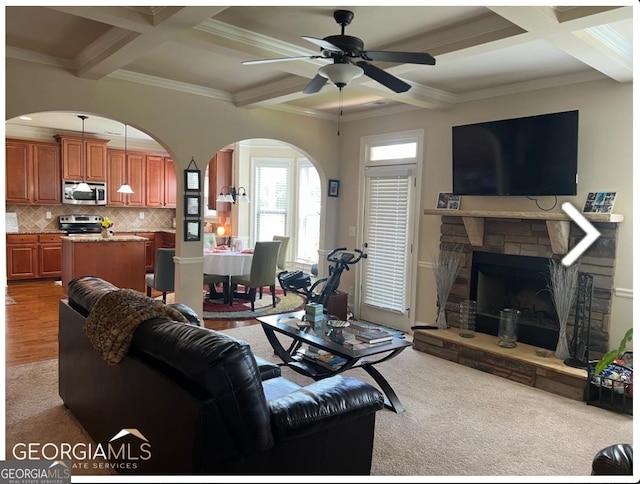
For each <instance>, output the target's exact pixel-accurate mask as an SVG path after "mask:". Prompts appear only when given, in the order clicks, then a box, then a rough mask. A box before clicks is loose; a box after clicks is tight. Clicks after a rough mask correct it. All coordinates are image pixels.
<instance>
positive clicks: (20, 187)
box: [5, 140, 62, 205]
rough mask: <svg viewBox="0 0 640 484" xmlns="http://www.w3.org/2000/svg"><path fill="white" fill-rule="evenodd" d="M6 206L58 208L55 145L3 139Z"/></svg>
mask: <svg viewBox="0 0 640 484" xmlns="http://www.w3.org/2000/svg"><path fill="white" fill-rule="evenodd" d="M5 154H6V165H5V169H6V171H5V193H6V196H5V198H6V202H7V203H17V204H37V205H59V204H60V203H61V199H60V197H61V193H62V183H61V178H60V151H59V148H58V145H56V144H55V143H41V142H29V141H21V140H6V152H5Z"/></svg>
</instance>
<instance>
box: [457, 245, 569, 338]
mask: <svg viewBox="0 0 640 484" xmlns="http://www.w3.org/2000/svg"><path fill="white" fill-rule="evenodd" d="M548 277H549V259H547V258H545V257H530V256H520V255H508V254H500V253H493V252H481V251H474V253H473V257H472V265H471V280H470V295H469V298H470V299H475V300H476V301H477V314H476V331H478V332H481V333H487V334H492V335H497V334H498V323H499V320H500V311H501V310H502V309H505V308H509V309H518V310H519V311H520V313H521V314H520V318H519V327H518V341H520V342H522V343H526V344H530V345H533V346H537V347H540V348H546V349H550V350H555V348H556V345H557V343H558V329H559V324H558V315H557V313H556V310H555V307H554V305H553V301H552V298H551V292H550V291H549V289H548V288H547V284H548Z"/></svg>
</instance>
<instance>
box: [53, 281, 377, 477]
mask: <svg viewBox="0 0 640 484" xmlns="http://www.w3.org/2000/svg"><path fill="white" fill-rule="evenodd" d="M106 284H107V285H105V284H104V281H101V280H100V279H97V278H91V277H90V278H87V277H85V278H77V279H76V280H73V281H71V282H70V283H69V292H68V294H69V299H68V300H61V301H60V313H59V314H60V316H59V317H60V319H59V325H60V328H59V355H60V356H59V385H60V387H59V390H60V396H61V397H62V400H63V401H64V403H65V405H66V406H67V407H68V408H69V409H70V410H71V411H72V412H73V414H74V416H75V417H76V418H77V419H78V421H79V422H80V423H81V424H82V425H83V427H84V428H85V430H86V431H87V432H88V433H89V434H90V435H91V437H92V438H93V439H94V440H95V442H96V443H98V444H102V445H104V446H107V445H115V443H118V442H119V441H120V440H122V439H125V438H126V439H129V440H128V441H127V443H128V445H129V448H128V449H129V450H128V452H127V454H126V455H123V454H118V455H111V456H110V457H111V458H110V462H111V464H112V465H114V466H115V469H116V470H118V472H119V473H123V474H124V473H133V474H142V475H146V474H165V475H170V474H238V475H309V474H312V475H317V474H334V475H349V474H368V473H369V472H370V468H371V458H372V451H373V438H374V427H375V415H376V412H377V411H378V410H380V409H381V408H382V407H383V396H382V394H381V393H380V392H379V391H378V390H377V389H376V388H374V387H372V386H371V385H369V384H367V383H365V382H362V381H360V380H357V379H355V378H352V377H348V376H340V375H337V376H334V377H331V378H327V379H324V380H321V381H318V382H313V383H311V384H309V385H306V386H300V385H298V384H296V383H294V382H292V381H289V380H287V379H285V378H283V377H282V376H281V375H280V373H279V368H278V372H277V374H275V373H272V374H269V375H266V374H263V372H262V371H261V369H260V367H259V365H258V363H257V361H256V358H255V356H254V355H253V353H252V351H251V348H250V346H249V345H248V344H247V343H246V342H244V341H242V340H238V339H235V338H233V337H231V336H230V335H228V334H225V333H220V332H216V331H213V330H209V329H205V328H202V327H200V326H197V325H195V324H184V323H179V322H176V321H170V320H167V319H162V318H153V319H150V320H147V321H144V322H143V323H142V324H140V325H139V326H138V328H137V329H136V331H135V333H134V335H133V340H132V342H131V347H130V349H129V353H128V354H127V355H126V356H125V358H124V360H123V361H122V362H121V363H120V364H118V365H111V366H110V365H107V364H106V362H105V361H104V360H102V359H101V357H100V356H99V354H98V352H97V351H95V349H94V348H93V347H92V346H91V344H90V342H89V340H88V338H87V337H86V335H84V333H83V330H82V326H83V324H84V321H85V318H86V317H87V315H88V313H89V311H90V310H91V307H92V306H93V305H95V303H96V301H97V300H98V299H99V298H100V297H101V295H102V294H104V293H105V292H106V291H108V290H113V289H111V288H109V286H108V283H106ZM123 429H126V430H127V431H128V433H127V436H126V437H122V438H120V439H115V440H113V441H112V439H113V438H114V436H116V435H120V432H121V430H123ZM132 429H135V431H136V432H137V433H136V432H131V430H132ZM138 434H140V435H142V436H143V437H144V440H141V439H140V437H139V436H137V435H138ZM346 442H348V448H345V447H344V445H345V443H346ZM143 446H144V452H139V449H142V448H143ZM136 452H138V453H137V454H136ZM132 458H133V461H132V460H131V459H132ZM127 464H129V466H127ZM131 464H133V465H131Z"/></svg>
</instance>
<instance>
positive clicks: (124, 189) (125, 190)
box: [118, 183, 133, 194]
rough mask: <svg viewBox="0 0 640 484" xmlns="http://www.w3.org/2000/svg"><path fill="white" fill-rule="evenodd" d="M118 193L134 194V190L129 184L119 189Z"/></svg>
mask: <svg viewBox="0 0 640 484" xmlns="http://www.w3.org/2000/svg"><path fill="white" fill-rule="evenodd" d="M118 193H129V194H131V193H133V189H132V188H131V186H130V185H129V184H128V183H124V184H122V185H121V186H120V188H118Z"/></svg>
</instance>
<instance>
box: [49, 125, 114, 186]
mask: <svg viewBox="0 0 640 484" xmlns="http://www.w3.org/2000/svg"><path fill="white" fill-rule="evenodd" d="M55 138H56V139H57V140H58V142H59V143H60V151H61V153H62V179H63V180H84V181H87V182H92V181H99V182H106V181H107V143H108V142H109V140H101V139H86V138H85V140H84V150H83V144H82V143H83V141H82V138H77V137H74V136H63V135H56V136H55ZM83 152H84V155H85V160H84V163H83Z"/></svg>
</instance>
